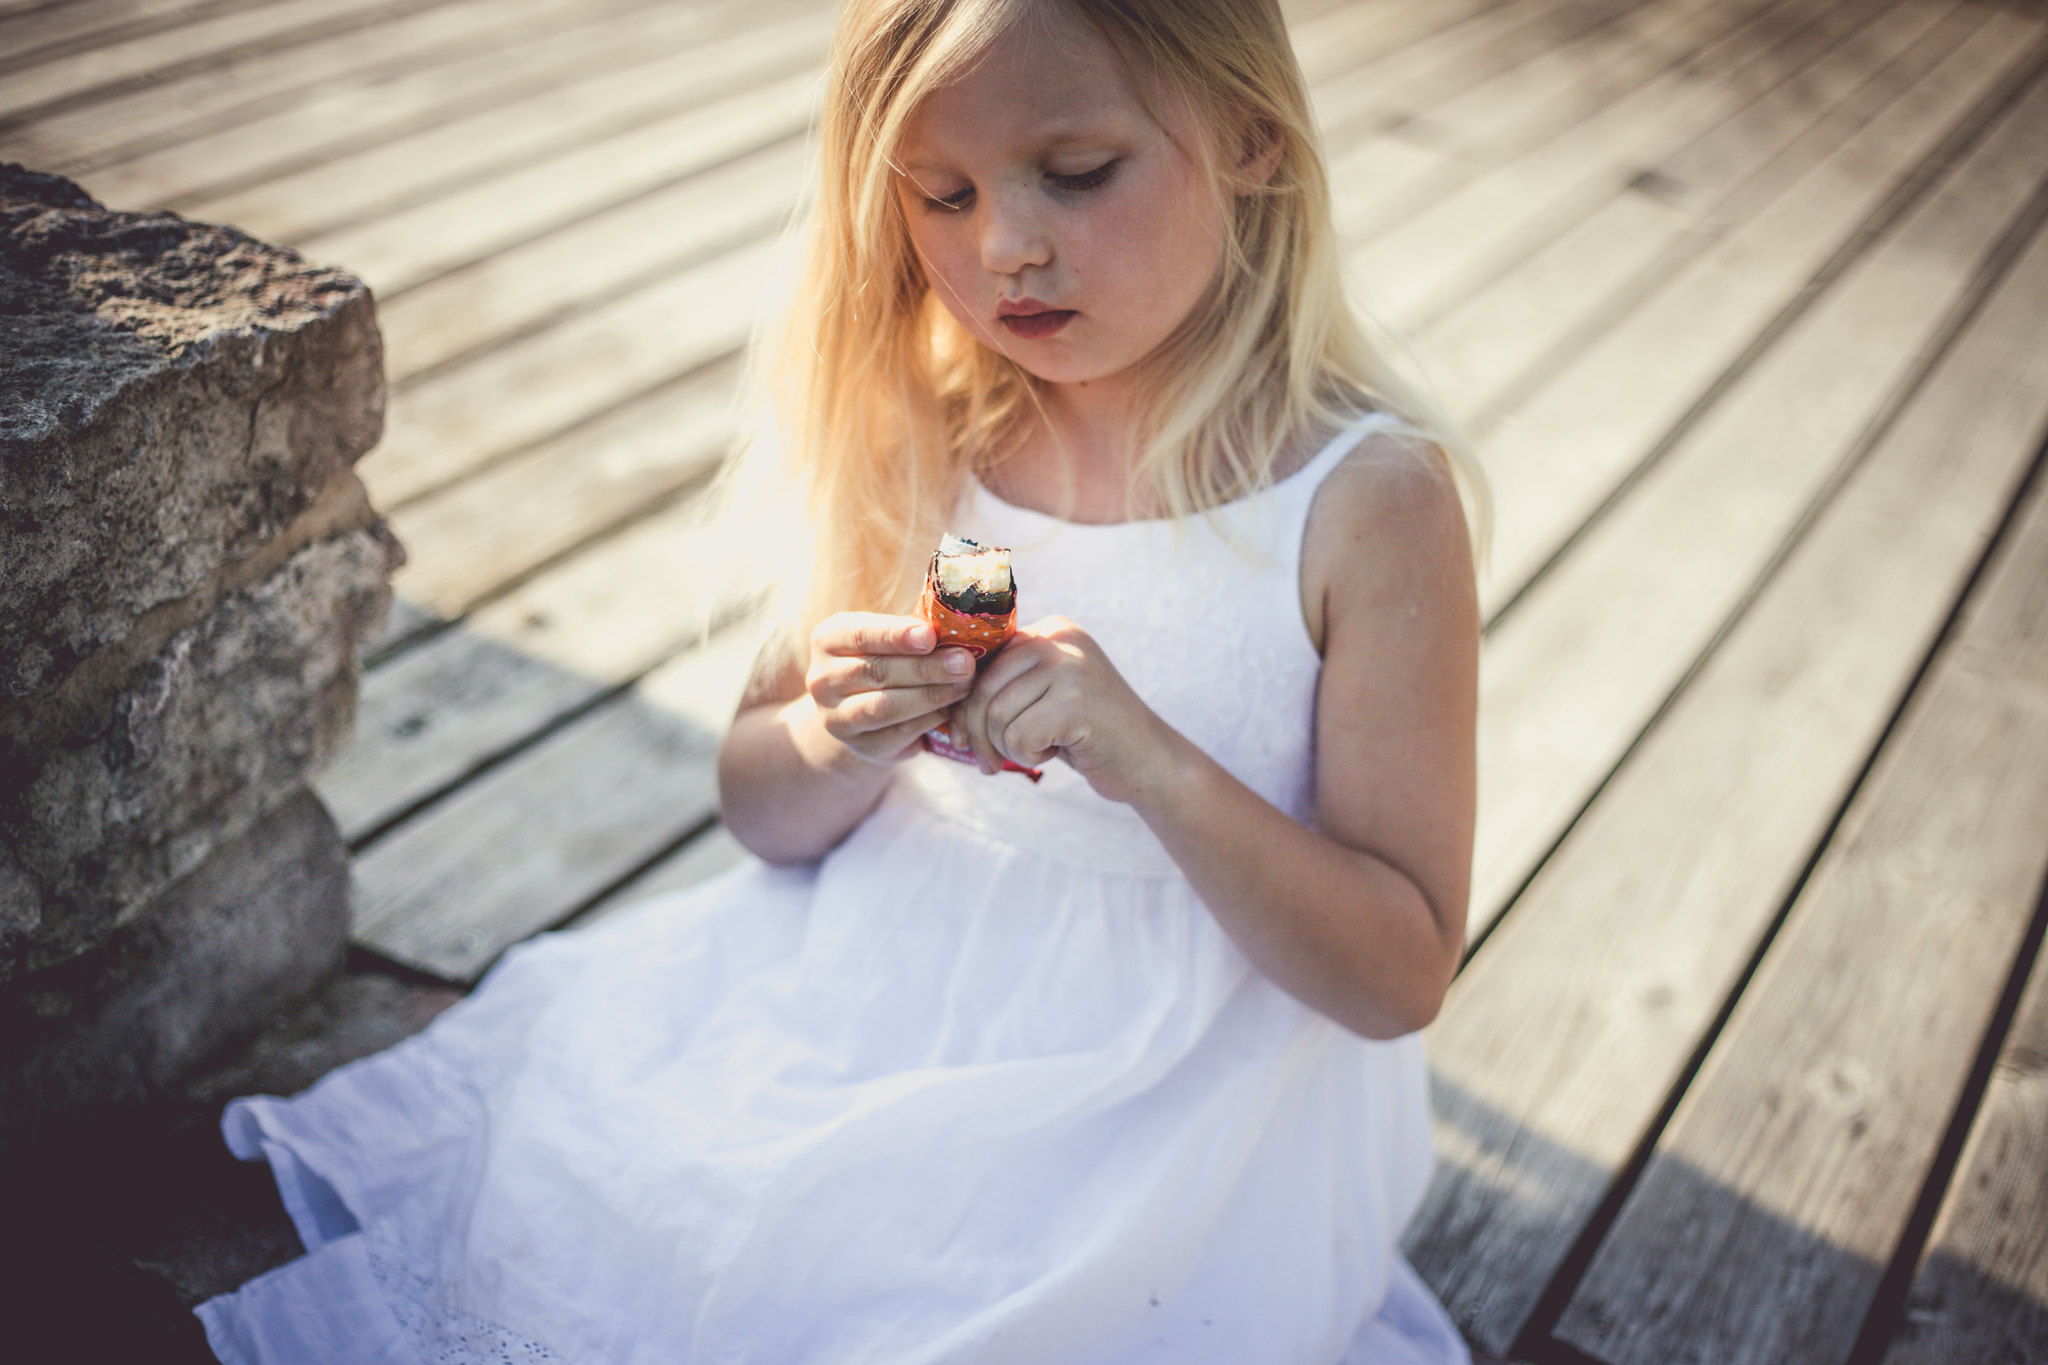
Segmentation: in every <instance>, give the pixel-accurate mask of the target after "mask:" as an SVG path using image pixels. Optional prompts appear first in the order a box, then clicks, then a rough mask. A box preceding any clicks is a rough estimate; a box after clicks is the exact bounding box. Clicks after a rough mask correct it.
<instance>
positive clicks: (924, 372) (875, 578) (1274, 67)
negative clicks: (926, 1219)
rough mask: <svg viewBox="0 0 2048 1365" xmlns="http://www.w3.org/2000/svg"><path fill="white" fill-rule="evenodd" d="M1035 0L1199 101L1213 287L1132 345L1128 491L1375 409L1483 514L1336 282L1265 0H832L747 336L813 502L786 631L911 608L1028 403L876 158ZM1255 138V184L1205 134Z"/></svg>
mask: <svg viewBox="0 0 2048 1365" xmlns="http://www.w3.org/2000/svg"><path fill="white" fill-rule="evenodd" d="M1048 4H1059V5H1063V6H1065V7H1066V8H1067V9H1068V10H1069V11H1071V12H1073V13H1074V14H1076V15H1078V16H1079V17H1080V18H1082V19H1083V20H1085V21H1086V22H1088V23H1090V24H1092V25H1093V26H1094V27H1095V28H1096V29H1097V30H1098V31H1099V32H1101V33H1102V34H1103V36H1104V37H1105V38H1106V39H1107V40H1108V41H1109V42H1110V43H1111V45H1112V46H1113V47H1114V48H1115V49H1116V50H1117V51H1118V53H1119V54H1120V55H1121V56H1122V57H1123V59H1124V60H1125V61H1126V62H1127V63H1129V64H1130V65H1131V66H1132V68H1133V69H1134V70H1136V71H1137V72H1140V73H1143V74H1144V75H1145V76H1147V77H1149V78H1150V79H1149V84H1150V86H1151V88H1152V89H1154V90H1156V91H1157V92H1158V93H1159V94H1161V95H1162V96H1164V97H1165V98H1167V99H1172V100H1176V101H1180V102H1181V106H1180V107H1182V108H1185V109H1187V110H1190V111H1191V112H1192V113H1193V115H1194V122H1195V123H1196V125H1197V126H1199V127H1201V128H1202V129H1204V130H1205V132H1206V134H1207V136H1205V137H1204V138H1203V139H1202V144H1203V145H1202V146H1201V147H1199V148H1190V149H1189V150H1190V151H1191V152H1193V153H1195V154H1197V155H1198V158H1199V159H1200V160H1201V162H1202V164H1204V165H1205V167H1206V168H1207V169H1208V172H1209V178H1210V181H1211V184H1212V185H1213V187H1214V190H1215V193H1216V194H1217V195H1218V197H1219V200H1220V201H1221V202H1222V203H1224V204H1225V205H1226V221H1227V222H1228V223H1229V224H1230V225H1231V231H1230V233H1229V234H1228V240H1227V242H1226V245H1225V251H1224V256H1223V263H1222V267H1221V271H1220V274H1219V278H1218V280H1217V281H1216V284H1215V287H1213V288H1211V289H1210V290H1208V291H1207V293H1206V294H1205V295H1204V297H1203V301H1202V302H1201V303H1198V304H1197V305H1196V308H1195V310H1194V313H1193V315H1191V316H1190V317H1189V318H1188V319H1187V320H1186V322H1185V323H1184V324H1183V325H1182V326H1181V327H1180V328H1179V329H1178V331H1177V333H1176V334H1175V336H1174V337H1173V338H1172V339H1170V340H1169V342H1168V343H1167V345H1166V346H1164V347H1162V348H1161V350H1160V351H1159V352H1158V353H1157V354H1155V356H1153V357H1152V358H1150V359H1149V360H1148V361H1146V362H1145V365H1146V371H1145V373H1144V375H1143V377H1142V378H1143V385H1142V391H1143V394H1144V399H1143V401H1142V402H1141V405H1140V418H1139V431H1138V432H1137V437H1138V451H1139V453H1138V459H1137V461H1136V467H1135V472H1134V485H1135V486H1134V489H1133V491H1134V493H1136V494H1137V495H1139V497H1140V498H1141V499H1142V500H1143V501H1144V502H1146V503H1149V504H1150V505H1151V506H1152V507H1154V508H1156V509H1157V510H1159V511H1160V512H1162V513H1164V514H1165V515H1169V516H1175V517H1179V516H1187V515H1190V514H1193V513H1198V512H1201V511H1204V510H1206V509H1208V508H1212V507H1215V506H1217V505H1218V504H1221V503H1223V502H1227V501H1230V500H1232V499H1234V498H1238V497H1242V496H1244V495H1245V494H1247V493H1249V492H1252V491H1255V490H1257V489H1258V488H1260V487H1262V486H1264V485H1265V484H1267V483H1269V482H1271V480H1272V477H1273V466H1274V460H1275V458H1276V457H1277V456H1278V455H1279V453H1280V452H1281V451H1282V450H1283V449H1284V448H1285V447H1286V446H1287V445H1288V444H1289V442H1290V441H1291V440H1293V439H1295V438H1298V437H1300V436H1301V435H1302V434H1303V433H1306V432H1310V431H1314V430H1318V429H1323V430H1329V429H1334V428H1336V427H1339V426H1341V425H1342V424H1343V423H1344V422H1345V421H1347V420H1349V418H1350V417H1351V416H1353V415H1355V413H1356V412H1357V411H1358V410H1359V409H1360V408H1361V407H1364V406H1372V407H1378V408H1384V409H1387V410H1389V411H1392V412H1394V413H1396V414H1398V415H1399V416H1401V417H1403V418H1404V419H1406V420H1407V421H1408V422H1409V423H1410V424H1411V425H1412V426H1414V427H1416V428H1417V429H1418V430H1420V431H1422V432H1424V433H1426V434H1427V435H1429V436H1430V437H1431V438H1432V439H1433V440H1434V441H1435V442H1436V444H1437V446H1438V448H1439V450H1441V451H1442V452H1444V461H1445V465H1444V467H1445V469H1446V471H1448V472H1449V473H1450V474H1451V475H1453V476H1454V477H1455V478H1456V479H1457V480H1458V482H1459V484H1460V486H1461V488H1462V489H1463V491H1464V492H1465V495H1466V499H1467V506H1468V508H1470V509H1471V514H1472V517H1473V520H1474V521H1475V523H1478V524H1477V525H1475V531H1476V532H1478V533H1479V534H1483V521H1484V515H1485V514H1484V491H1483V490H1484V485H1483V483H1482V482H1481V481H1480V479H1479V477H1478V473H1477V470H1476V468H1475V467H1474V466H1473V465H1472V464H1471V462H1470V461H1469V460H1468V459H1467V458H1465V457H1464V456H1463V455H1462V454H1461V453H1460V452H1459V449H1458V447H1457V446H1456V444H1455V443H1454V442H1453V441H1452V440H1451V439H1450V437H1449V433H1448V431H1447V430H1446V428H1445V426H1444V424H1443V422H1442V421H1441V419H1440V418H1438V416H1437V415H1436V413H1435V411H1434V409H1433V408H1432V407H1431V405H1430V404H1428V403H1427V402H1426V401H1425V400H1424V399H1423V397H1422V396H1421V395H1420V394H1418V393H1417V392H1415V391H1414V390H1413V389H1412V387H1411V386H1410V385H1408V384H1407V383H1406V382H1404V381H1403V380H1402V378H1401V377H1400V376H1399V375H1397V374H1396V373H1395V372H1394V370H1393V369H1392V368H1391V367H1390V366H1389V365H1388V364H1386V363H1385V362H1384V361H1383V360H1382V358H1381V357H1380V356H1379V355H1378V354H1377V353H1376V352H1375V351H1374V349H1373V347H1372V346H1371V345H1370V344H1369V343H1368V342H1367V340H1366V337H1365V334H1364V332H1363V330H1362V329H1361V327H1360V326H1359V323H1358V321H1357V319H1356V318H1355V317H1354V316H1353V314H1352V312H1351V310H1350V308H1349V306H1348V305H1347V303H1346V301H1345V298H1344V291H1343V283H1342V278H1341V271H1340V266H1339V260H1338V254H1337V252H1338V247H1337V241H1336V232H1335V229H1334V226H1333V224H1332V220H1331V211H1330V193H1329V183H1328V177H1327V172H1326V170H1325V166H1324V161H1323V156H1322V151H1321V147H1320V142H1319V139H1318V137H1317V134H1316V131H1315V127H1314V122H1313V119H1312V117H1311V115H1310V112H1309V105H1308V96H1307V92H1306V89H1305V87H1304V83H1303V80H1302V76H1301V69H1300V67H1299V65H1298V64H1297V63H1296V61H1295V58H1294V52H1293V49H1292V47H1291V46H1290V44H1289V42H1288V38H1287V32H1286V27H1285V24H1284V22H1283V20H1282V18H1281V15H1280V10H1279V7H1278V5H1277V3H1275V0H846V3H845V5H844V8H843V10H842V12H841V15H840V19H839V28H838V34H837V37H836V38H835V40H834V43H833V47H832V54H831V61H830V64H829V67H828V70H827V75H826V88H825V93H824V99H823V114H822V119H821V124H820V128H819V137H818V147H817V153H816V155H817V164H818V167H819V170H820V175H819V178H818V181H817V184H816V197H815V199H814V201H813V203H812V205H811V210H810V216H809V220H808V222H807V224H806V226H805V231H804V236H803V238H802V242H801V247H800V251H801V256H800V264H799V274H798V277H797V280H796V283H795V289H794V293H793V296H792V297H791V299H790V300H789V302H788V305H787V307H786V308H785V309H784V311H783V313H782V316H781V318H780V320H779V323H778V325H777V326H775V327H774V328H773V329H772V330H771V331H770V332H769V333H767V334H766V336H765V337H764V340H763V344H762V345H761V346H760V347H758V348H757V353H756V357H755V363H756V365H757V366H758V367H761V368H762V369H763V370H764V371H765V373H766V375H767V377H768V379H769V381H770V384H771V393H772V396H771V399H770V402H771V405H772V409H773V412H774V419H773V420H774V425H775V427H776V428H777V431H778V434H779V441H780V447H781V458H782V459H783V460H784V461H785V462H786V464H787V467H788V469H789V471H790V473H791V475H792V476H793V478H794V479H795V481H796V482H797V483H798V484H799V485H800V486H801V487H802V488H803V489H804V490H805V494H804V495H805V498H806V501H807V506H808V512H809V519H810V522H811V525H810V528H809V530H810V532H811V536H812V544H813V558H812V559H811V561H810V563H809V566H808V567H807V569H806V570H805V571H804V572H805V577H806V578H807V579H808V582H807V584H806V585H805V591H804V592H803V594H802V597H801V601H800V603H796V604H792V605H793V606H795V607H796V612H795V615H796V616H797V618H798V619H797V620H793V621H792V622H790V625H791V626H792V628H793V629H794V630H797V631H802V630H807V629H808V627H809V626H811V625H814V624H815V623H816V622H817V621H818V620H820V619H822V618H823V617H824V616H826V615H828V614H830V613H831V612H833V611H838V610H844V609H849V608H858V609H864V610H875V611H903V610H905V609H907V607H908V604H909V603H910V601H911V600H912V598H913V596H914V594H915V592H916V588H917V583H918V580H919V576H920V574H921V572H922V569H923V567H924V564H925V561H926V558H927V556H928V555H929V554H930V552H931V547H932V546H933V545H934V544H936V543H937V541H938V537H939V533H940V532H941V531H942V530H943V529H944V527H943V525H942V523H943V521H944V519H945V518H946V516H947V515H948V514H949V513H950V512H951V511H952V510H953V508H954V507H955V505H956V502H957V499H958V497H959V495H960V494H961V493H962V491H963V490H964V488H965V487H966V480H967V478H968V476H969V474H970V473H971V472H972V471H974V470H976V469H977V468H982V467H985V466H986V463H987V462H988V461H990V460H992V459H994V458H996V457H997V456H998V455H999V454H1000V453H1001V451H1002V450H1003V448H1004V447H1005V445H1006V443H1007V442H1008V441H1009V440H1010V439H1011V438H1013V437H1014V436H1015V435H1016V434H1017V433H1018V431H1019V429H1020V426H1021V424H1022V423H1023V422H1025V421H1027V420H1028V419H1029V418H1030V416H1031V413H1032V411H1033V408H1034V404H1035V400H1036V389H1035V386H1036V385H1037V383H1038V381H1036V380H1034V379H1033V378H1032V377H1031V376H1030V375H1028V374H1026V373H1025V372H1024V371H1023V370H1021V369H1020V368H1018V367H1017V366H1016V365H1015V364H1014V363H1012V362H1011V361H1009V360H1008V359H1007V358H1005V357H1003V356H1001V355H998V354H997V353H995V352H993V351H991V350H989V349H988V348H986V347H984V346H982V345H981V344H979V343H978V342H976V341H975V340H974V339H973V338H972V337H970V336H969V335H968V334H967V333H966V331H965V330H964V329H963V328H961V327H960V325H959V324H958V323H957V322H956V321H955V320H954V319H953V317H952V316H951V315H950V314H949V313H948V312H947V311H946V310H945V308H944V307H943V306H942V305H941V303H940V302H939V300H938V299H937V298H936V297H935V296H934V293H933V291H932V290H931V289H930V288H929V287H928V285H927V282H926V278H925V275H924V272H923V270H922V268H921V266H920V265H919V262H918V259H917V256H916V253H915V251H914V250H913V248H912V245H911V241H910V236H909V231H908V229H907V227H906V226H905V224H904V222H903V219H902V216H901V209H900V208H899V206H898V200H897V194H896V188H895V184H894V181H893V173H894V152H895V148H896V146H897V144H898V142H899V140H900V139H901V137H902V136H903V133H904V127H905V124H906V123H907V121H908V120H909V118H910V116H911V114H912V113H913V111H914V110H915V109H916V108H917V106H918V104H919V102H920V101H922V100H923V99H924V98H925V97H926V95H928V94H929V93H930V92H931V91H933V90H935V89H937V88H939V87H940V86H943V85H945V84H946V83H948V82H949V81H951V80H953V79H955V78H957V77H958V76H960V75H961V74H963V73H964V72H965V71H966V70H967V69H968V68H969V67H970V66H971V65H972V64H973V63H974V61H975V60H977V59H978V58H979V57H980V56H981V54H982V53H983V52H985V51H986V50H987V48H988V47H989V45H990V44H991V43H992V42H993V41H994V40H995V39H996V38H997V37H998V36H1000V35H1001V34H1002V33H1003V32H1004V31H1005V30H1006V29H1007V28H1008V27H1009V26H1010V25H1012V24H1014V23H1017V22H1019V21H1020V20H1022V19H1024V18H1025V17H1026V16H1028V15H1030V14H1031V13H1033V12H1034V10H1036V9H1038V8H1039V7H1042V6H1044V5H1048ZM1140 84H1141V86H1143V85H1145V84H1147V82H1140ZM1252 135H1269V136H1275V137H1277V139H1278V142H1279V160H1278V165H1277V167H1276V168H1275V169H1274V171H1273V173H1272V175H1271V177H1270V178H1268V179H1265V180H1263V181H1257V180H1252V179H1248V178H1247V177H1246V176H1244V175H1243V174H1242V173H1240V172H1239V171H1238V169H1237V166H1236V164H1235V163H1232V162H1230V161H1229V159H1228V158H1227V157H1226V156H1224V155H1221V154H1220V152H1221V149H1223V148H1226V147H1231V146H1236V147H1242V146H1244V145H1245V139H1246V137H1247V136H1252ZM1479 534H1475V540H1477V539H1478V538H1479ZM796 638H801V636H800V635H798V636H797V637H796ZM793 642H794V641H793V640H792V643H793Z"/></svg>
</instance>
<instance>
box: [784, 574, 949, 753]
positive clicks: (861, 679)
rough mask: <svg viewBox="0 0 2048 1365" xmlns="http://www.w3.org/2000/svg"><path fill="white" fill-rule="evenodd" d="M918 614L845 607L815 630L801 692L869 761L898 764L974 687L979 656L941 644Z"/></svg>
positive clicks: (832, 731)
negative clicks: (910, 614)
mask: <svg viewBox="0 0 2048 1365" xmlns="http://www.w3.org/2000/svg"><path fill="white" fill-rule="evenodd" d="M937 644H938V636H937V634H936V633H935V632H934V631H933V630H932V628H931V626H930V625H929V624H928V623H927V622H925V621H923V620H920V619H919V618H917V617H915V616H883V615H880V614H878V613H875V612H862V611H842V612H839V613H837V614H836V615H832V616H828V617H826V618H825V619H824V620H823V621H820V622H819V623H818V628H817V629H816V630H814V631H812V632H811V663H810V668H809V670H808V671H807V672H806V673H805V675H804V690H805V691H807V692H809V693H810V697H811V701H812V703H813V704H815V705H816V706H817V708H818V714H819V716H820V717H821V718H822V719H823V720H824V723H825V732H826V733H827V734H829V735H831V736H832V737H833V738H834V739H836V740H838V741H839V742H840V743H841V744H844V745H845V746H846V747H847V748H848V749H850V750H852V751H853V752H854V753H855V754H857V755H858V756H860V757H861V758H863V759H865V760H867V761H868V762H869V763H873V764H877V765H886V764H891V763H897V762H900V761H901V760H903V759H904V758H906V757H908V756H909V755H910V752H911V750H912V749H913V748H914V747H915V745H916V744H917V741H918V737H919V736H920V735H922V734H924V732H925V731H927V730H929V729H931V728H933V727H934V726H936V725H938V724H939V723H940V722H942V721H943V720H945V718H946V708H948V707H950V706H951V705H953V703H954V702H957V701H959V700H960V699H961V698H962V697H965V696H966V695H967V694H968V692H969V691H970V690H971V689H972V688H973V686H974V656H973V655H972V654H969V653H968V652H967V651H966V650H964V649H960V648H957V647H951V646H949V647H947V648H945V649H939V648H937Z"/></svg>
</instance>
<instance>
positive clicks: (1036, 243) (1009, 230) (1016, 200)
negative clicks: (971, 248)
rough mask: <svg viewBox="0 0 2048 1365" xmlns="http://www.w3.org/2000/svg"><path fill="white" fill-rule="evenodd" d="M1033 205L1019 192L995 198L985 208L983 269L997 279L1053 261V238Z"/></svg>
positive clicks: (989, 198) (989, 199)
mask: <svg viewBox="0 0 2048 1365" xmlns="http://www.w3.org/2000/svg"><path fill="white" fill-rule="evenodd" d="M1046 229H1047V225H1046V223H1045V222H1044V220H1043V219H1042V218H1041V217H1040V215H1039V214H1038V213H1037V212H1036V211H1035V207H1034V206H1033V205H1032V204H1031V203H1030V201H1029V195H1028V193H1026V194H1020V193H1016V192H1010V193H997V194H991V195H989V196H988V197H987V199H986V200H985V201H984V204H983V213H982V221H981V266H982V269H984V270H986V271H988V272H989V273H990V274H994V275H1015V274H1017V273H1018V272H1019V271H1021V270H1024V269H1026V268H1028V267H1030V266H1035V265H1044V264H1046V263H1047V262H1049V261H1050V260H1052V237H1051V234H1050V233H1049V232H1048V231H1047V230H1046Z"/></svg>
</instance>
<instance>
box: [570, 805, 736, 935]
mask: <svg viewBox="0 0 2048 1365" xmlns="http://www.w3.org/2000/svg"><path fill="white" fill-rule="evenodd" d="M753 857H754V855H753V854H751V853H749V852H747V850H746V848H745V847H744V846H743V845H742V844H741V843H740V841H739V840H737V839H735V838H733V837H732V831H731V830H729V829H727V828H726V827H725V826H724V825H713V826H712V827H711V828H710V829H707V830H705V831H704V832H703V833H702V834H699V835H698V836H697V837H696V838H694V839H692V840H690V842H689V843H687V844H685V845H684V846H683V847H682V848H681V849H679V850H677V851H676V852H675V853H674V854H672V855H670V856H669V857H667V858H664V859H663V860H662V861H661V862H658V863H656V864H655V865H654V866H653V867H651V868H649V869H647V871H646V872H644V873H642V874H641V875H640V876H638V877H635V878H634V879H633V880H632V881H630V882H628V883H627V884H626V885H625V886H622V887H620V888H619V889H618V890H617V891H615V892H613V893H612V894H611V895H609V896H606V897H605V898H604V899H603V900H601V901H599V902H598V903H597V904H596V905H593V906H591V907H590V909H589V910H587V911H585V912H584V913H583V914H581V915H578V916H577V917H576V919H575V921H574V922H573V923H572V924H571V925H570V926H569V927H570V928H572V929H584V928H588V927H589V926H590V925H593V924H596V923H598V922H600V921H602V920H607V919H610V918H611V917H612V916H613V915H616V914H617V913H619V911H621V910H626V909H630V908H631V907H633V906H636V905H639V904H640V903H641V902H643V901H645V900H648V899H649V898H651V897H654V896H665V895H667V894H669V893H670V892H673V891H687V890H689V889H690V888H691V887H693V886H700V885H702V884H703V883H705V882H708V881H710V880H711V879H712V878H713V877H716V876H718V875H720V874H721V873H724V872H730V871H731V870H732V869H733V868H735V867H738V866H739V865H740V864H741V863H745V862H751V861H752V860H753Z"/></svg>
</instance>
